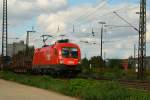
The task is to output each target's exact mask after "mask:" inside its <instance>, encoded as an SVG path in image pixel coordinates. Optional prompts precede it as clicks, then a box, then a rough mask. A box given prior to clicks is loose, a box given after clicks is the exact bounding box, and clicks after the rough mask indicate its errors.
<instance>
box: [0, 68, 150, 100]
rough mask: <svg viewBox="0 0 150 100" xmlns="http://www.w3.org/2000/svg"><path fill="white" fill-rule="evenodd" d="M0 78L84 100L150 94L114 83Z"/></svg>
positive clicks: (132, 99) (148, 99)
mask: <svg viewBox="0 0 150 100" xmlns="http://www.w3.org/2000/svg"><path fill="white" fill-rule="evenodd" d="M0 78H1V79H5V80H10V81H15V82H18V83H21V84H26V85H30V86H35V87H38V88H43V89H47V90H53V91H56V92H60V93H63V94H65V95H69V96H75V97H78V98H81V99H85V100H150V92H144V91H140V90H134V89H126V88H124V87H122V86H120V85H119V84H118V83H117V82H115V81H96V80H89V79H67V80H66V79H64V80H63V79H54V78H52V77H50V76H33V75H21V74H15V73H13V72H6V71H0Z"/></svg>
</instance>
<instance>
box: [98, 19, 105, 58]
mask: <svg viewBox="0 0 150 100" xmlns="http://www.w3.org/2000/svg"><path fill="white" fill-rule="evenodd" d="M99 24H101V25H102V27H101V58H102V59H103V33H104V24H106V23H105V22H99Z"/></svg>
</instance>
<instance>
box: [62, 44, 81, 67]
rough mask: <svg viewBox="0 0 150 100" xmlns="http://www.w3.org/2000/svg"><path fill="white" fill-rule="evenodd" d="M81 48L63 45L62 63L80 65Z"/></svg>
mask: <svg viewBox="0 0 150 100" xmlns="http://www.w3.org/2000/svg"><path fill="white" fill-rule="evenodd" d="M79 56H80V54H79V49H78V48H76V47H63V48H62V49H61V59H60V64H65V65H70V66H71V65H78V64H80V59H79Z"/></svg>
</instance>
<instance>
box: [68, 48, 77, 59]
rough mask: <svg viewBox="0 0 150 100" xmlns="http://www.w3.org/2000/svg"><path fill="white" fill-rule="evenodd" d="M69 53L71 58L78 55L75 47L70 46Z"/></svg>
mask: <svg viewBox="0 0 150 100" xmlns="http://www.w3.org/2000/svg"><path fill="white" fill-rule="evenodd" d="M70 53H71V57H72V58H77V57H78V49H77V48H71V49H70Z"/></svg>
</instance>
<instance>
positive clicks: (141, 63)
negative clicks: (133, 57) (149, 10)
mask: <svg viewBox="0 0 150 100" xmlns="http://www.w3.org/2000/svg"><path fill="white" fill-rule="evenodd" d="M145 57H146V0H140V20H139V47H138V79H143V77H144V70H145Z"/></svg>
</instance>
